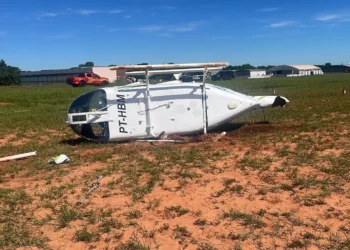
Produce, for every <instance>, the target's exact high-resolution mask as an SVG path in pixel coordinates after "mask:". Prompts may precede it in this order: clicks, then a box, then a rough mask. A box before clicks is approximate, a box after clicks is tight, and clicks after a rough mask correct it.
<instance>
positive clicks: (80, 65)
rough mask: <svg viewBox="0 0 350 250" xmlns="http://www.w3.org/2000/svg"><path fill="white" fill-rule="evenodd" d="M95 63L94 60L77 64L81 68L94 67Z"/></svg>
mask: <svg viewBox="0 0 350 250" xmlns="http://www.w3.org/2000/svg"><path fill="white" fill-rule="evenodd" d="M94 66H95V64H94V62H86V63H84V64H79V68H82V67H94Z"/></svg>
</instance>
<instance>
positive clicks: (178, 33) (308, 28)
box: [0, 0, 350, 70]
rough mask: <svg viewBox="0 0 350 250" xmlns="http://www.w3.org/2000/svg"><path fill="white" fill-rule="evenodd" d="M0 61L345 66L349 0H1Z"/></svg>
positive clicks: (44, 65) (349, 45) (49, 65)
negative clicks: (220, 62)
mask: <svg viewBox="0 0 350 250" xmlns="http://www.w3.org/2000/svg"><path fill="white" fill-rule="evenodd" d="M0 59H4V60H5V61H6V63H7V64H10V65H13V66H18V67H20V68H21V69H23V70H40V69H59V68H70V67H73V66H78V65H79V64H81V63H85V62H86V61H93V62H94V63H95V65H99V66H106V65H110V64H136V63H142V62H148V63H168V62H174V63H187V62H211V61H227V62H229V63H230V64H232V65H238V64H243V63H250V64H252V65H255V66H258V65H268V64H270V65H277V64H324V63H326V62H331V63H332V64H340V63H350V1H349V0H333V1H329V0H327V1H326V0H318V1H314V0H308V1H305V0H304V1H302V0H294V1H281V0H279V1H275V0H265V1H261V0H250V1H243V0H241V1H220V0H218V1H205V0H201V1H199V0H198V1H197V0H195V1H190V0H186V1H184V0H176V1H167V0H163V1H160V0H149V1H133V0H128V1H112V0H100V1H91V0H84V1H80V0H77V1H68V0H61V1H54V2H53V1H48V0H46V1H42V0H1V1H0Z"/></svg>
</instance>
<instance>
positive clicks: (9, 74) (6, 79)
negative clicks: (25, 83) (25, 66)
mask: <svg viewBox="0 0 350 250" xmlns="http://www.w3.org/2000/svg"><path fill="white" fill-rule="evenodd" d="M19 72H20V69H19V68H17V67H13V66H10V65H7V64H6V62H5V61H4V60H2V59H1V60H0V86H7V85H20V83H21V80H20V74H19Z"/></svg>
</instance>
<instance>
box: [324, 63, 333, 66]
mask: <svg viewBox="0 0 350 250" xmlns="http://www.w3.org/2000/svg"><path fill="white" fill-rule="evenodd" d="M324 66H326V67H330V66H332V64H331V63H330V62H328V63H325V64H324Z"/></svg>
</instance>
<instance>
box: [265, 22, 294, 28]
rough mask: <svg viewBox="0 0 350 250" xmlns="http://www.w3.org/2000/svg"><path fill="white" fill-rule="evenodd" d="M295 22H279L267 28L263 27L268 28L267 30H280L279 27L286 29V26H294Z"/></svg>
mask: <svg viewBox="0 0 350 250" xmlns="http://www.w3.org/2000/svg"><path fill="white" fill-rule="evenodd" d="M296 23H297V22H296V21H281V22H278V23H271V24H269V25H268V26H265V27H269V28H281V27H287V26H292V25H294V24H296Z"/></svg>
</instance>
